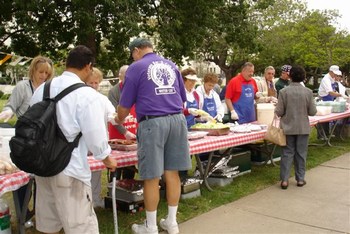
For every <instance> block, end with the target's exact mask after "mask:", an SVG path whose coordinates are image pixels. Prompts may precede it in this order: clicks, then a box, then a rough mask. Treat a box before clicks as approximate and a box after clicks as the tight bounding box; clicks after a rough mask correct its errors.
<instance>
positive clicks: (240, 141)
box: [189, 130, 266, 154]
mask: <svg viewBox="0 0 350 234" xmlns="http://www.w3.org/2000/svg"><path fill="white" fill-rule="evenodd" d="M265 133H266V130H261V131H256V132H249V133H233V132H230V133H229V134H228V135H223V136H205V137H204V138H202V139H198V140H194V141H189V143H190V153H191V154H198V153H205V152H211V151H214V150H218V149H223V148H229V147H234V146H239V145H245V144H249V143H252V142H255V141H259V140H263V139H264V136H265Z"/></svg>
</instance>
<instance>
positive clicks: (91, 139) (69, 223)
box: [31, 46, 117, 233]
mask: <svg viewBox="0 0 350 234" xmlns="http://www.w3.org/2000/svg"><path fill="white" fill-rule="evenodd" d="M93 62H94V57H93V53H92V52H91V50H90V49H89V48H87V47H85V46H77V47H75V48H74V49H72V50H71V51H70V53H69V55H68V58H67V61H66V70H65V71H64V72H63V74H62V75H61V76H59V77H56V78H54V79H53V80H52V82H51V87H50V97H51V98H53V97H55V96H56V95H57V94H58V93H60V92H61V91H62V90H64V89H65V88H67V87H68V86H71V85H72V84H75V83H83V82H85V80H86V78H87V77H88V76H89V75H90V74H91V72H92V64H93ZM43 89H44V85H41V86H40V87H39V88H38V89H37V90H36V92H35V93H34V95H33V97H32V100H31V105H33V104H35V103H37V102H40V101H41V100H42V99H43ZM104 113H105V111H104V110H103V107H102V106H101V105H100V101H99V97H98V93H97V92H96V91H95V90H93V89H92V88H90V87H82V88H79V89H76V90H74V91H72V92H71V93H69V94H67V95H66V96H65V97H63V98H62V99H61V100H60V101H58V102H57V104H56V116H57V123H58V126H59V127H60V129H61V130H62V133H63V134H64V136H65V137H66V139H67V140H68V141H69V142H72V141H73V140H74V139H75V138H76V136H77V135H79V133H80V132H81V133H82V137H81V138H80V139H79V144H78V146H77V147H76V148H75V149H74V150H73V152H72V155H71V159H70V161H69V163H68V165H67V167H66V168H65V169H64V170H63V171H62V172H60V173H59V174H57V175H54V176H51V177H41V176H35V180H36V183H37V197H36V208H35V212H36V213H35V216H36V227H37V229H38V230H39V231H41V232H44V233H58V232H59V231H60V230H61V229H62V228H63V229H64V232H65V233H99V229H98V223H97V217H96V214H95V212H94V209H93V204H92V195H91V184H90V180H91V171H90V167H89V163H88V160H87V157H86V156H87V153H88V151H90V152H92V153H93V155H94V157H95V158H96V159H99V160H102V161H103V163H104V164H105V165H106V167H108V168H110V169H111V170H112V171H114V170H115V168H116V166H117V163H116V161H115V160H114V159H112V158H111V157H109V154H110V152H111V148H110V146H109V145H108V139H107V129H106V125H105V122H104Z"/></svg>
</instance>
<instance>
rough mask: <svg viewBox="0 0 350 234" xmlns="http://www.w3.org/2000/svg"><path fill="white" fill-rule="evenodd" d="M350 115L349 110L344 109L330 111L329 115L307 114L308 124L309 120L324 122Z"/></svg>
mask: <svg viewBox="0 0 350 234" xmlns="http://www.w3.org/2000/svg"><path fill="white" fill-rule="evenodd" d="M347 117H350V110H346V111H345V112H342V113H331V114H329V115H322V116H309V120H310V124H311V121H313V122H316V123H326V122H329V121H332V120H338V119H344V118H347Z"/></svg>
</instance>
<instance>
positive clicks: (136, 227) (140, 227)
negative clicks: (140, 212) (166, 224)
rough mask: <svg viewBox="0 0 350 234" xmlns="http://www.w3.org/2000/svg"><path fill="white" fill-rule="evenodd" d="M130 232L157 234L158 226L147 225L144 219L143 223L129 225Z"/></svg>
mask: <svg viewBox="0 0 350 234" xmlns="http://www.w3.org/2000/svg"><path fill="white" fill-rule="evenodd" d="M131 230H132V233H134V234H144V233H150V234H158V227H154V228H151V227H148V226H147V221H145V223H144V224H133V225H132V226H131Z"/></svg>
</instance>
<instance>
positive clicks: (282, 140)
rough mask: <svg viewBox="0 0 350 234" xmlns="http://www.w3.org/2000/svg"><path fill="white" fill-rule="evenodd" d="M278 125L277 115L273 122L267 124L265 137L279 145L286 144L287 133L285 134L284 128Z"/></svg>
mask: <svg viewBox="0 0 350 234" xmlns="http://www.w3.org/2000/svg"><path fill="white" fill-rule="evenodd" d="M276 125H277V116H276V115H275V116H274V118H273V120H272V122H271V124H269V125H268V126H267V132H266V134H265V137H264V139H265V140H268V141H271V142H272V143H274V144H276V145H279V146H286V145H287V142H286V135H284V132H283V129H281V128H280V127H279V126H276Z"/></svg>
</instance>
